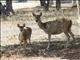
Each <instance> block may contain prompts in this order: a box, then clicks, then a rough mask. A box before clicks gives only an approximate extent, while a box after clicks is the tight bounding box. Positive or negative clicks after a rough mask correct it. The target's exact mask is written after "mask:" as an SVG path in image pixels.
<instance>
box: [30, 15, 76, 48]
mask: <svg viewBox="0 0 80 60" xmlns="http://www.w3.org/2000/svg"><path fill="white" fill-rule="evenodd" d="M32 14H33V16H34V17H35V20H36V22H37V23H38V25H39V27H40V28H41V29H42V30H44V31H45V32H46V33H47V34H48V40H49V42H48V46H47V49H49V47H50V40H51V35H55V34H60V33H62V32H64V34H65V35H66V36H67V38H68V40H70V35H71V36H72V38H73V40H75V38H74V34H73V33H72V32H71V26H72V21H71V20H68V19H65V18H62V19H59V20H57V19H56V20H55V21H48V22H45V23H43V22H42V21H41V16H42V13H40V14H35V13H32ZM67 43H68V41H67Z"/></svg>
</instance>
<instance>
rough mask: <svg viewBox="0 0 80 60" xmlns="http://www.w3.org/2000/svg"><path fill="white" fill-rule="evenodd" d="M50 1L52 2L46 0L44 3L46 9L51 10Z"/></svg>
mask: <svg viewBox="0 0 80 60" xmlns="http://www.w3.org/2000/svg"><path fill="white" fill-rule="evenodd" d="M49 2H50V0H45V4H44V9H45V11H48V10H49Z"/></svg>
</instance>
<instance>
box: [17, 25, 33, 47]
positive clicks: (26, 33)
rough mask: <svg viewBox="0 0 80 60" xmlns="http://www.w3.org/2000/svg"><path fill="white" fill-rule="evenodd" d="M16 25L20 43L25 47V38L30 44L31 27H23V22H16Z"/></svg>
mask: <svg viewBox="0 0 80 60" xmlns="http://www.w3.org/2000/svg"><path fill="white" fill-rule="evenodd" d="M17 26H18V27H19V29H20V33H19V40H20V45H22V43H24V46H25V47H26V45H27V40H29V43H30V44H31V42H30V40H31V34H32V29H31V28H30V27H25V24H23V25H22V26H21V25H19V24H17ZM24 27H25V28H24Z"/></svg>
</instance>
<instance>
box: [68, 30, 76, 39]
mask: <svg viewBox="0 0 80 60" xmlns="http://www.w3.org/2000/svg"><path fill="white" fill-rule="evenodd" d="M69 34H70V35H71V36H72V38H73V40H75V38H74V34H73V33H72V31H71V30H70V31H69Z"/></svg>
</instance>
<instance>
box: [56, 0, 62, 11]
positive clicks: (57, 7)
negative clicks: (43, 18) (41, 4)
mask: <svg viewBox="0 0 80 60" xmlns="http://www.w3.org/2000/svg"><path fill="white" fill-rule="evenodd" d="M60 8H61V0H56V9H57V10H60Z"/></svg>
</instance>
